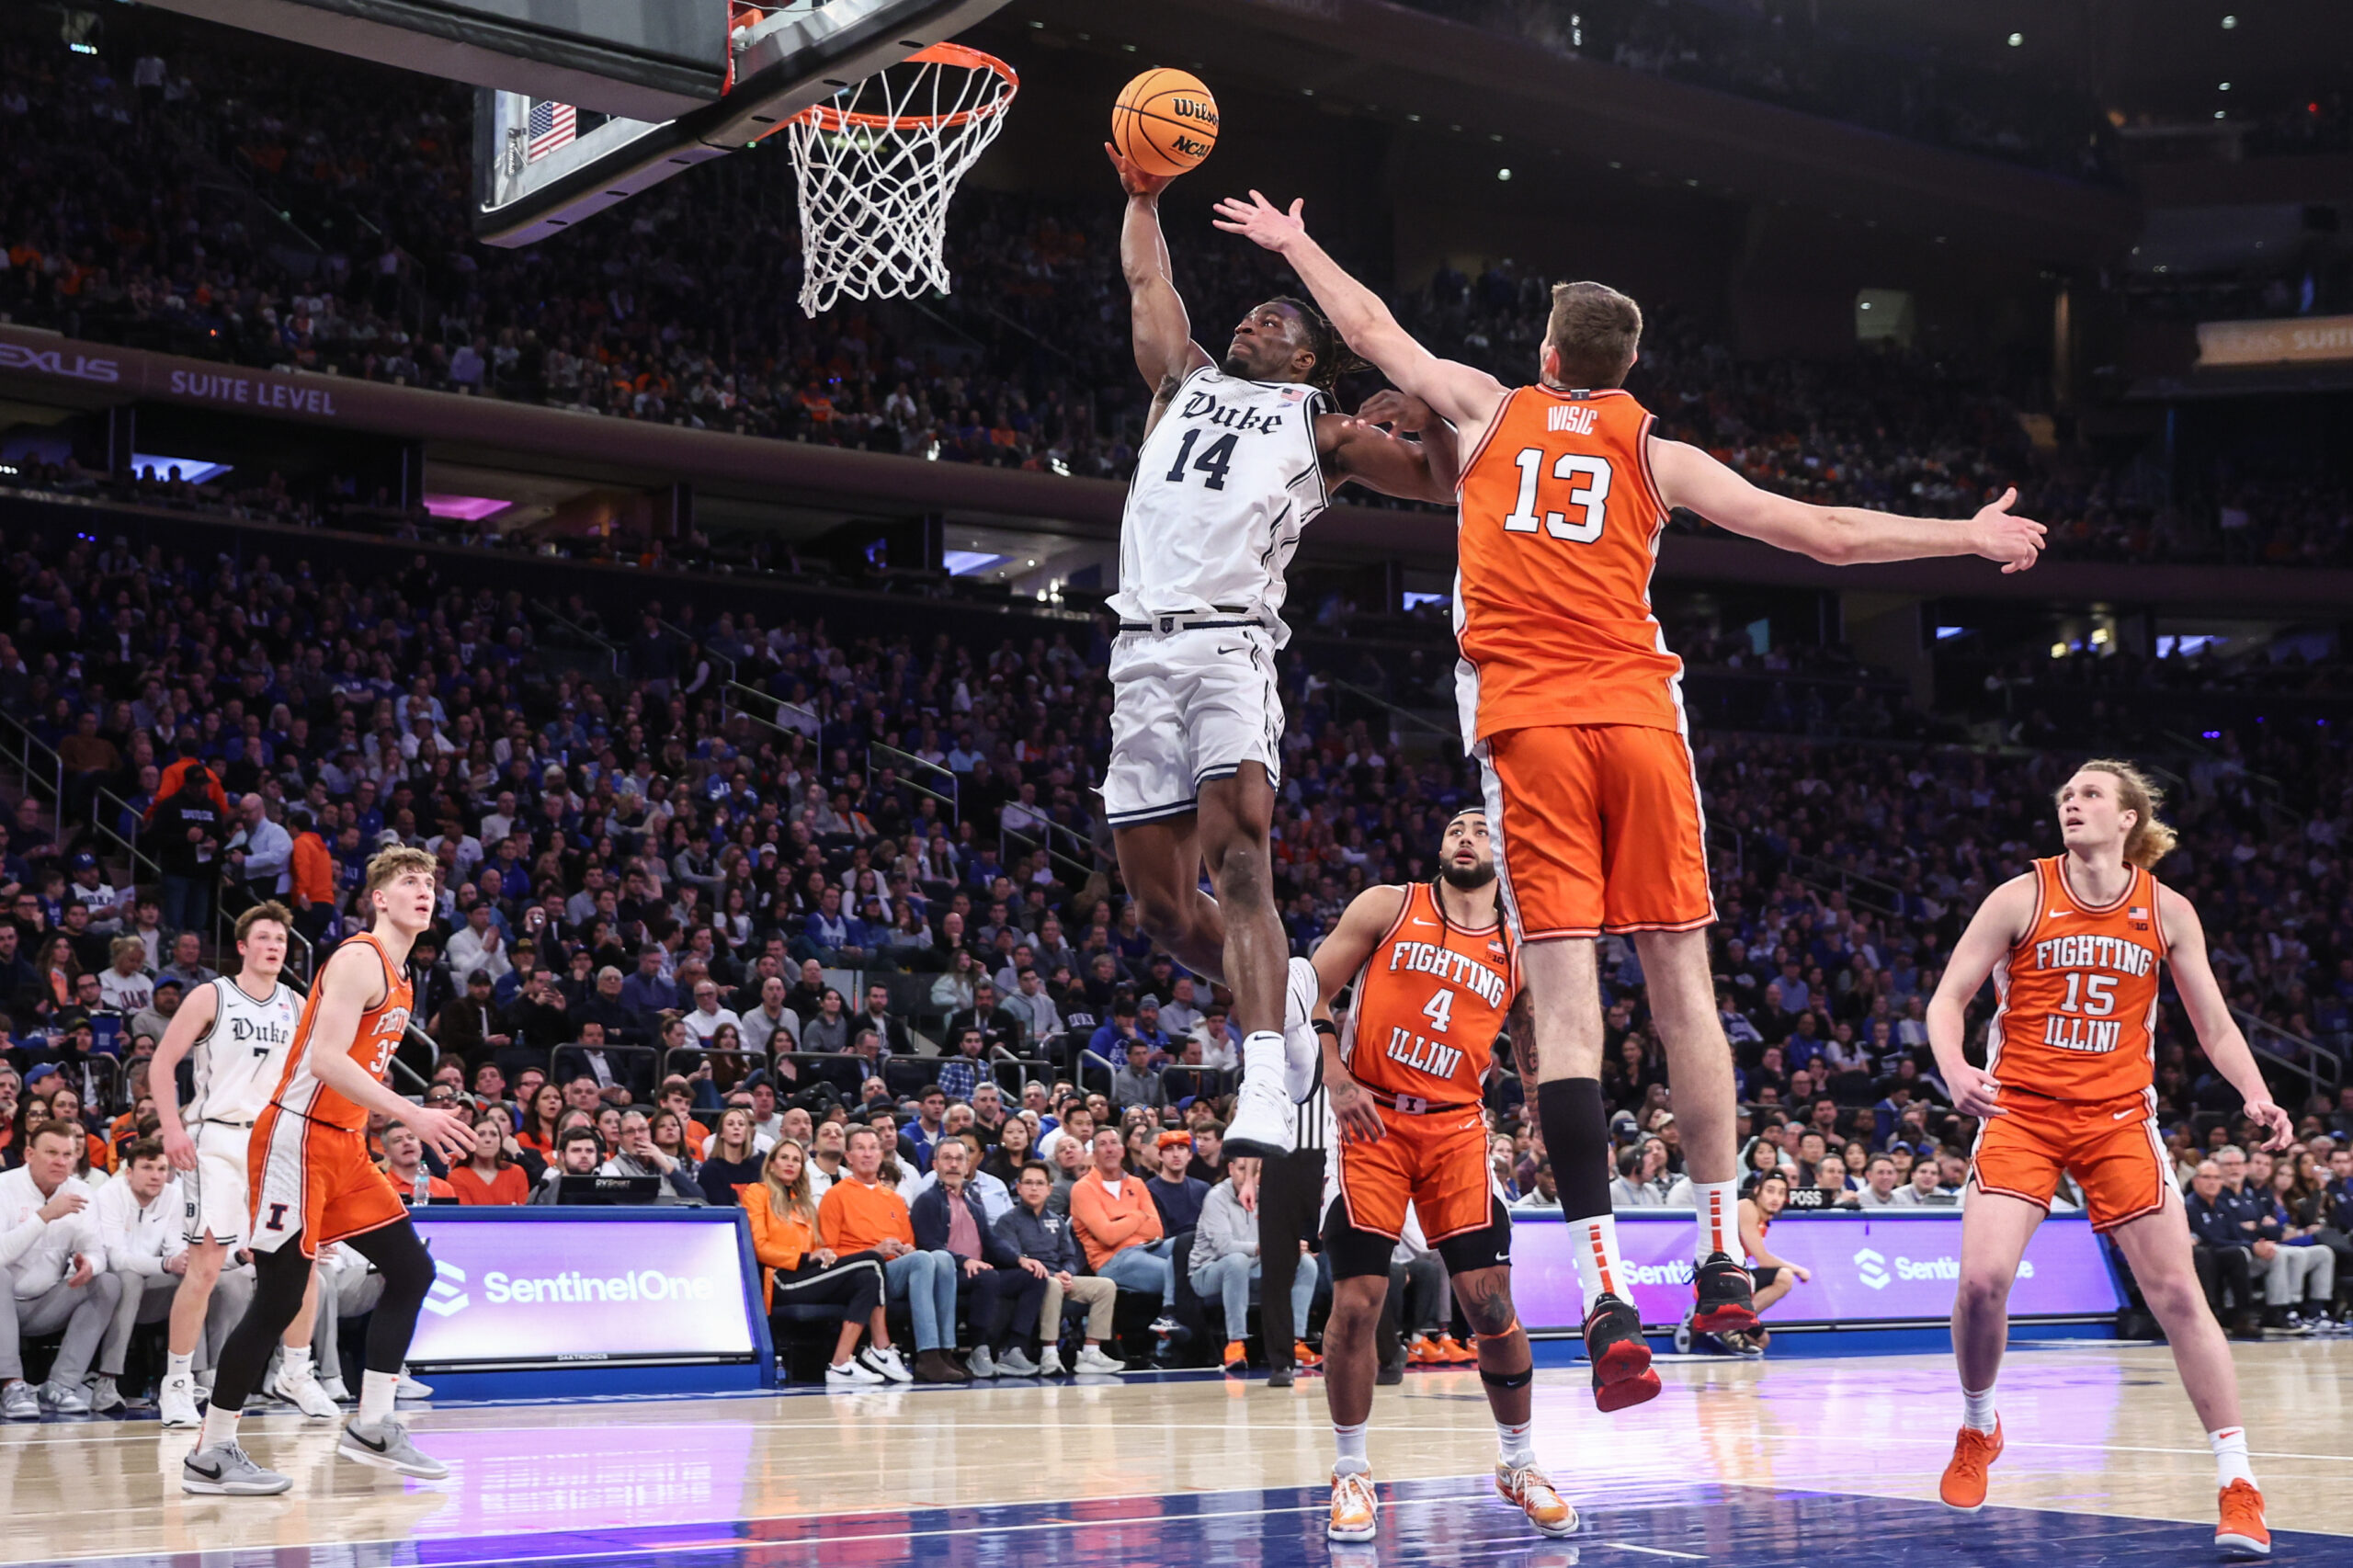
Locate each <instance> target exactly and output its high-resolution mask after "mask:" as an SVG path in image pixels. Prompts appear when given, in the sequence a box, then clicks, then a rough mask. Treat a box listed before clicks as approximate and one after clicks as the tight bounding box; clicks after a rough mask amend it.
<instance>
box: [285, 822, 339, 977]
mask: <svg viewBox="0 0 2353 1568" xmlns="http://www.w3.org/2000/svg"><path fill="white" fill-rule="evenodd" d="M286 825H287V827H288V828H289V829H290V831H291V832H292V833H293V835H294V855H293V858H292V860H291V861H290V863H289V865H288V870H289V871H290V873H291V874H292V877H293V886H292V887H291V888H290V889H289V890H288V892H287V896H286V902H287V903H290V904H292V905H293V906H294V929H296V930H297V931H300V932H301V934H302V937H303V938H304V939H305V940H306V941H308V942H310V943H311V944H312V946H313V947H316V946H317V945H318V944H319V943H320V942H321V941H323V940H324V938H325V937H326V930H327V926H328V924H329V923H330V922H331V921H333V920H334V919H335V856H334V854H333V853H332V852H331V851H330V850H329V849H328V848H327V841H326V840H325V839H324V838H321V837H320V836H319V834H318V824H316V823H314V822H313V821H312V820H311V813H310V812H306V811H304V810H302V809H301V807H300V806H297V807H295V808H294V809H293V810H292V811H290V812H287V813H286Z"/></svg>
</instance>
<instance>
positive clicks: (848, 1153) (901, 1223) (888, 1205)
mask: <svg viewBox="0 0 2353 1568" xmlns="http://www.w3.org/2000/svg"><path fill="white" fill-rule="evenodd" d="M834 999H835V1001H839V1000H840V994H839V993H835V994H834ZM843 1159H844V1163H845V1166H846V1169H845V1171H844V1173H843V1175H842V1176H841V1177H840V1179H838V1180H836V1181H835V1183H834V1184H833V1186H832V1187H828V1188H827V1189H826V1192H825V1196H824V1199H823V1200H822V1201H821V1202H820V1203H819V1204H818V1206H817V1230H818V1234H819V1236H820V1238H821V1239H822V1240H823V1241H824V1245H825V1247H826V1250H828V1251H830V1252H832V1253H834V1254H835V1256H849V1255H850V1254H853V1253H861V1252H871V1253H875V1254H877V1255H879V1256H881V1258H882V1260H883V1261H882V1277H883V1284H884V1286H885V1288H886V1289H887V1290H888V1292H889V1299H890V1300H891V1301H905V1302H906V1303H907V1310H908V1312H909V1314H910V1315H911V1316H912V1317H913V1318H914V1319H915V1369H914V1375H915V1381H917V1382H925V1383H962V1382H970V1381H972V1374H971V1373H970V1372H968V1371H966V1370H965V1369H963V1368H961V1367H960V1366H958V1365H957V1364H956V1363H955V1361H954V1360H953V1359H952V1358H950V1357H949V1355H948V1353H947V1346H948V1343H949V1338H950V1337H951V1336H952V1335H954V1333H955V1327H956V1272H957V1270H956V1266H955V1260H954V1259H953V1258H951V1257H950V1256H949V1255H948V1254H946V1253H944V1252H926V1251H923V1250H921V1249H918V1248H917V1247H916V1245H915V1224H914V1221H912V1220H911V1219H909V1217H908V1214H907V1205H906V1201H905V1200H904V1199H902V1198H901V1197H900V1196H899V1195H898V1194H897V1193H895V1192H893V1191H892V1190H891V1189H890V1188H889V1187H885V1186H883V1185H882V1182H881V1171H882V1139H881V1134H879V1133H877V1132H876V1131H874V1130H873V1129H872V1128H870V1127H853V1128H851V1129H850V1130H849V1132H848V1134H847V1138H846V1140H845V1142H844V1153H843ZM876 1353H877V1354H878V1355H880V1356H881V1357H883V1358H886V1359H891V1360H895V1359H896V1358H897V1357H896V1353H895V1352H892V1351H887V1350H878V1351H877V1352H876Z"/></svg>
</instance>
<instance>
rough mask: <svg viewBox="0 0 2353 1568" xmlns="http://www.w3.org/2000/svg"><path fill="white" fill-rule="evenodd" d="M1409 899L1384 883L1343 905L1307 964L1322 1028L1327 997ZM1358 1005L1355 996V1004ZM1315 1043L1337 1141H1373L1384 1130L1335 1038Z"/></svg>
mask: <svg viewBox="0 0 2353 1568" xmlns="http://www.w3.org/2000/svg"><path fill="white" fill-rule="evenodd" d="M1409 896H1410V895H1409V894H1408V893H1407V892H1406V891H1405V889H1404V888H1402V887H1397V886H1395V885H1393V884H1384V885H1382V886H1380V887H1370V888H1367V889H1365V890H1364V892H1360V893H1358V894H1357V896H1356V897H1355V898H1353V899H1351V900H1349V901H1348V907H1347V909H1346V910H1345V911H1343V912H1342V914H1341V915H1340V919H1339V923H1338V924H1337V925H1336V926H1333V927H1332V934H1331V935H1330V936H1328V937H1324V940H1323V941H1322V942H1320V943H1318V944H1317V945H1316V949H1315V956H1314V958H1313V960H1311V961H1313V963H1314V965H1315V979H1316V993H1317V994H1316V998H1315V1016H1316V1017H1318V1018H1321V1019H1322V1020H1323V1021H1324V1022H1325V1023H1327V1024H1328V1023H1330V1022H1331V1021H1332V998H1333V997H1335V996H1337V995H1338V994H1340V993H1341V992H1342V991H1344V990H1346V989H1347V985H1348V983H1349V982H1350V981H1353V980H1354V979H1356V977H1357V976H1358V975H1359V974H1361V973H1362V972H1364V966H1365V965H1366V964H1367V963H1368V962H1370V960H1371V958H1372V950H1373V949H1375V948H1377V947H1379V946H1380V945H1381V936H1382V934H1383V933H1385V932H1386V931H1387V930H1388V929H1389V928H1390V927H1391V926H1394V925H1396V924H1397V916H1398V915H1400V914H1402V913H1403V912H1404V908H1405V900H1406V898H1407V897H1409ZM1362 1001H1363V998H1362V997H1358V1004H1359V1005H1361V1003H1362ZM1319 1043H1320V1044H1321V1045H1322V1047H1323V1050H1324V1092H1325V1093H1326V1094H1328V1095H1329V1096H1331V1097H1332V1119H1333V1120H1334V1121H1336V1122H1337V1123H1338V1124H1339V1128H1340V1136H1341V1138H1343V1139H1344V1140H1346V1141H1347V1142H1352V1143H1354V1142H1366V1143H1370V1142H1379V1141H1380V1138H1381V1133H1382V1132H1383V1131H1386V1130H1385V1129H1384V1128H1383V1127H1382V1126H1381V1108H1380V1107H1378V1106H1376V1105H1375V1104H1374V1103H1373V1100H1372V1096H1370V1095H1368V1094H1366V1093H1365V1092H1364V1090H1363V1089H1362V1088H1361V1087H1360V1086H1358V1083H1357V1081H1356V1079H1355V1078H1354V1077H1352V1076H1350V1075H1349V1073H1348V1069H1347V1064H1346V1063H1345V1062H1342V1061H1341V1060H1340V1042H1339V1040H1338V1039H1337V1037H1336V1036H1333V1035H1328V1034H1327V1035H1324V1036H1323V1037H1322V1039H1321V1040H1320V1041H1319Z"/></svg>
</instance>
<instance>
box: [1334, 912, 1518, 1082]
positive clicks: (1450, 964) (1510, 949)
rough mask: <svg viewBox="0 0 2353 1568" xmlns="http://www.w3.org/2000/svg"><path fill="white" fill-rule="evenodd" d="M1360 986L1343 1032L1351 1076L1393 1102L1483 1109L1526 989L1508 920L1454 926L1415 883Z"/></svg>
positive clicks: (1367, 965) (1342, 1051)
mask: <svg viewBox="0 0 2353 1568" xmlns="http://www.w3.org/2000/svg"><path fill="white" fill-rule="evenodd" d="M1355 991H1356V997H1355V1000H1354V1002H1353V1003H1352V1004H1351V1005H1350V1006H1349V1008H1348V1016H1347V1025H1346V1026H1345V1027H1344V1028H1342V1029H1341V1031H1340V1059H1341V1061H1342V1062H1346V1063H1347V1069H1348V1075H1349V1076H1350V1077H1352V1078H1354V1079H1355V1080H1356V1081H1357V1082H1358V1083H1359V1084H1362V1085H1364V1086H1365V1087H1366V1088H1368V1089H1370V1090H1372V1091H1373V1092H1374V1093H1375V1094H1377V1095H1381V1096H1384V1097H1386V1098H1390V1099H1400V1098H1403V1099H1412V1100H1426V1101H1428V1102H1429V1103H1431V1104H1433V1105H1476V1104H1477V1103H1478V1102H1479V1098H1480V1094H1481V1090H1482V1087H1483V1085H1484V1084H1485V1082H1486V1077H1487V1065H1488V1063H1489V1062H1490V1061H1492V1060H1493V1058H1494V1053H1495V1037H1496V1036H1498V1035H1500V1034H1501V1033H1503V1028H1504V1020H1505V1019H1506V1018H1507V1017H1510V1015H1511V1005H1512V999H1513V998H1514V997H1516V996H1518V994H1519V949H1518V947H1517V946H1516V945H1515V944H1514V943H1513V941H1512V938H1511V934H1510V933H1509V932H1508V931H1506V929H1505V928H1504V926H1502V925H1501V924H1500V923H1498V924H1496V925H1494V926H1484V927H1480V928H1473V927H1471V926H1457V925H1455V924H1454V923H1453V922H1452V921H1450V920H1449V919H1448V918H1447V917H1446V911H1445V910H1444V909H1442V908H1441V907H1440V906H1439V904H1438V895H1437V893H1436V892H1434V891H1433V890H1432V889H1431V887H1430V884H1429V883H1427V882H1415V883H1412V884H1411V885H1409V886H1408V887H1407V888H1406V890H1405V905H1404V908H1403V909H1401V910H1399V911H1398V912H1397V921H1396V924H1395V925H1393V926H1391V927H1390V928H1389V931H1388V934H1387V935H1386V936H1384V937H1381V941H1380V942H1379V943H1378V944H1377V945H1376V946H1375V947H1374V948H1373V949H1372V956H1371V957H1370V958H1369V959H1367V960H1365V966H1364V969H1363V971H1362V972H1360V973H1359V974H1358V976H1357V979H1356V986H1355Z"/></svg>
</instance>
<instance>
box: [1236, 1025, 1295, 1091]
mask: <svg viewBox="0 0 2353 1568" xmlns="http://www.w3.org/2000/svg"><path fill="white" fill-rule="evenodd" d="M1285 1060H1286V1059H1285V1057H1284V1055H1283V1037H1282V1036H1281V1035H1279V1034H1277V1033H1276V1032H1275V1031H1274V1030H1272V1029H1256V1030H1253V1031H1252V1032H1251V1033H1249V1034H1246V1035H1244V1036H1243V1037H1242V1075H1243V1076H1244V1077H1245V1078H1258V1077H1264V1076H1265V1075H1267V1074H1269V1073H1271V1074H1274V1075H1275V1078H1276V1081H1277V1082H1280V1081H1281V1078H1282V1071H1283V1064H1284V1062H1285Z"/></svg>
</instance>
